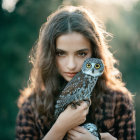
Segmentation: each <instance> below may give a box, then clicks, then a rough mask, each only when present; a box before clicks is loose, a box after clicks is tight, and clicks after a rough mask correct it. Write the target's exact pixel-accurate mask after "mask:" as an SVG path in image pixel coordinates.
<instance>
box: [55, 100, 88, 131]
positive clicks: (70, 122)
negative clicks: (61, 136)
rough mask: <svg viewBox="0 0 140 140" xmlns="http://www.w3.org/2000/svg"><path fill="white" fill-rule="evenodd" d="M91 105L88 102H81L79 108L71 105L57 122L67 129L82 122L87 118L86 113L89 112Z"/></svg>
mask: <svg viewBox="0 0 140 140" xmlns="http://www.w3.org/2000/svg"><path fill="white" fill-rule="evenodd" d="M88 111H89V106H88V104H87V103H86V102H84V101H83V102H81V104H80V106H78V105H77V108H76V109H75V108H72V107H71V105H69V106H68V107H67V108H66V109H65V110H64V112H62V113H61V114H60V115H59V117H58V119H57V120H56V123H57V124H58V125H60V126H62V127H63V129H65V130H66V131H68V130H70V129H72V128H74V127H76V126H78V125H80V124H82V123H84V122H85V120H86V115H87V114H88Z"/></svg>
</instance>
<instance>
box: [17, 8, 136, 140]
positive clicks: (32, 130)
mask: <svg viewBox="0 0 140 140" xmlns="http://www.w3.org/2000/svg"><path fill="white" fill-rule="evenodd" d="M104 35H105V31H104V30H103V29H101V28H100V27H99V24H97V22H96V20H95V18H94V17H93V16H92V15H91V14H90V13H89V12H88V11H87V10H86V9H84V8H82V7H72V6H68V7H63V8H61V9H59V10H58V11H56V12H55V13H53V14H52V15H50V17H49V18H48V19H47V22H46V23H44V24H43V26H42V28H41V30H40V35H39V39H38V42H37V45H36V49H35V51H34V52H33V53H32V57H31V61H32V63H33V68H32V70H31V75H30V84H29V87H28V88H26V89H25V90H24V91H23V92H22V95H21V97H20V98H19V101H18V105H19V107H20V110H19V113H18V115H17V123H16V139H19V140H22V139H30V140H31V139H34V140H38V139H43V140H62V139H63V138H64V136H65V135H66V134H67V135H66V136H67V137H66V138H67V140H96V137H95V136H94V135H92V134H90V133H89V132H88V131H87V130H86V129H84V128H83V127H81V126H80V124H82V123H83V122H85V121H86V120H87V121H90V122H91V123H94V124H96V125H97V127H98V128H99V131H100V134H101V139H103V140H116V139H118V140H135V139H136V136H135V115H134V108H133V100H132V95H131V93H130V92H129V91H128V90H127V89H126V88H125V86H124V83H123V82H122V80H121V77H120V72H119V70H118V69H116V68H115V67H114V64H115V63H116V60H115V58H114V57H113V55H112V53H111V52H110V51H109V50H108V45H107V42H106V40H105V37H104ZM89 57H95V58H100V59H102V60H103V62H104V66H105V70H104V73H103V75H102V76H101V77H100V78H99V79H98V81H97V84H96V86H95V88H94V90H93V92H92V96H91V106H90V107H88V105H87V103H86V102H84V101H83V102H82V103H81V104H80V105H79V106H77V108H76V109H73V108H71V107H70V106H68V107H67V108H66V110H65V111H64V112H62V113H61V114H60V115H59V117H58V119H57V120H56V121H54V105H55V103H56V100H57V97H58V95H60V93H61V91H62V89H63V88H64V86H65V85H66V83H67V82H69V81H70V80H71V79H72V78H73V77H74V75H75V74H76V73H78V72H79V71H80V69H81V66H82V64H83V62H84V60H85V59H86V58H89Z"/></svg>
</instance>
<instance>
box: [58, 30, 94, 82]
mask: <svg viewBox="0 0 140 140" xmlns="http://www.w3.org/2000/svg"><path fill="white" fill-rule="evenodd" d="M91 56H92V50H91V45H90V42H89V40H88V39H87V38H85V37H84V36H83V35H82V34H80V33H77V32H72V33H68V34H63V35H61V36H59V37H58V38H57V39H56V64H57V67H58V72H59V73H60V75H61V76H62V77H63V78H64V79H65V80H66V81H70V80H71V79H72V78H73V77H74V75H75V74H76V73H78V72H79V71H80V70H81V67H82V64H83V62H84V60H85V59H86V58H89V57H91Z"/></svg>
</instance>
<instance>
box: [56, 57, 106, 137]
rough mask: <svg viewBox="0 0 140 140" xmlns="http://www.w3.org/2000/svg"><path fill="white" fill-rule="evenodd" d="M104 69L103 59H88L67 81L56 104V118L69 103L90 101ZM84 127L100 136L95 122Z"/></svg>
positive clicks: (72, 104)
mask: <svg viewBox="0 0 140 140" xmlns="http://www.w3.org/2000/svg"><path fill="white" fill-rule="evenodd" d="M103 71H104V65H103V61H102V60H101V59H98V58H88V59H86V60H85V61H84V63H83V65H82V68H81V71H80V72H78V73H77V74H76V75H75V76H74V77H73V78H72V80H71V81H70V82H68V83H67V85H66V86H65V88H64V89H63V90H62V92H61V94H60V95H59V97H58V99H57V101H56V104H55V112H54V117H55V119H57V118H58V116H59V115H60V113H61V112H63V111H64V110H65V109H66V107H67V106H68V105H71V106H72V107H76V105H79V104H80V102H81V101H87V102H90V97H91V93H92V91H93V89H94V87H95V84H96V82H97V80H98V77H99V76H101V75H102V74H103ZM83 127H84V128H86V129H87V130H88V131H90V132H91V133H92V134H94V135H95V136H97V137H98V136H99V134H98V133H97V127H96V126H95V125H94V124H92V123H88V124H84V125H83Z"/></svg>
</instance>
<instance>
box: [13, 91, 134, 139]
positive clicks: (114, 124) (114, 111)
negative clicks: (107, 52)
mask: <svg viewBox="0 0 140 140" xmlns="http://www.w3.org/2000/svg"><path fill="white" fill-rule="evenodd" d="M32 101H33V99H32V98H29V99H28V100H26V101H25V102H24V104H23V105H22V107H21V108H20V110H19V113H18V115H17V121H16V140H39V139H42V138H43V137H44V136H45V134H46V133H47V132H48V131H49V130H48V129H47V127H46V125H45V124H44V122H43V120H41V119H38V120H37V121H35V115H34V112H33V108H32V106H31V102H32ZM90 111H92V110H90ZM87 118H88V117H87ZM90 121H92V119H91V118H90ZM92 122H93V123H95V124H97V126H98V127H99V131H100V132H109V133H110V134H111V135H113V136H114V137H116V138H117V139H118V140H136V134H135V131H136V130H135V129H136V128H135V111H134V108H133V104H132V103H131V101H130V100H129V98H128V95H127V94H124V93H120V92H113V93H111V92H110V93H107V94H104V95H103V96H102V99H101V105H100V108H97V109H96V110H95V120H94V121H92Z"/></svg>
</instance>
